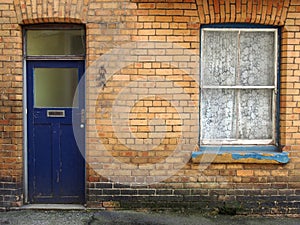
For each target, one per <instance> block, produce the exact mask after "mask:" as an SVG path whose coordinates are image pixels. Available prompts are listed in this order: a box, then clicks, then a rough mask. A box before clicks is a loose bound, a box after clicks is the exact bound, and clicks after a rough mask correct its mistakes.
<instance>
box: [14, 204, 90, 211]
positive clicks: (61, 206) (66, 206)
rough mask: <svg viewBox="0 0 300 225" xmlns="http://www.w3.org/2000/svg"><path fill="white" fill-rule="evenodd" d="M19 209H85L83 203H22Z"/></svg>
mask: <svg viewBox="0 0 300 225" xmlns="http://www.w3.org/2000/svg"><path fill="white" fill-rule="evenodd" d="M20 209H40V210H61V209H62V210H85V209H86V208H85V207H84V206H83V205H79V204H29V205H23V206H21V207H20Z"/></svg>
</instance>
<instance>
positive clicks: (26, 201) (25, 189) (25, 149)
mask: <svg viewBox="0 0 300 225" xmlns="http://www.w3.org/2000/svg"><path fill="white" fill-rule="evenodd" d="M45 28H48V29H66V28H68V29H70V28H71V29H72V28H83V29H84V32H85V33H84V40H85V41H86V39H85V37H86V31H85V27H84V25H78V24H35V25H29V26H24V27H22V40H23V44H22V45H23V46H22V47H23V68H22V70H23V86H22V90H23V91H22V95H23V98H22V100H23V113H22V119H23V157H22V158H23V195H24V198H23V203H24V204H29V192H28V191H29V177H28V169H29V166H28V145H29V143H28V122H27V121H28V113H27V111H28V110H27V108H28V101H27V97H28V96H27V91H28V85H27V79H28V77H27V60H28V59H30V60H45V61H47V60H59V59H63V60H75V61H77V60H81V61H83V63H84V68H83V71H85V70H86V60H85V55H84V56H75V57H74V56H73V57H72V56H68V57H60V58H56V57H49V58H48V59H47V58H45V57H43V56H37V57H28V56H27V54H26V52H27V51H26V43H27V40H26V30H28V29H45ZM84 73H85V72H84ZM84 73H83V75H82V77H81V79H84V80H82V81H83V82H84V85H83V88H82V89H83V94H84V97H83V98H84V103H83V105H84V109H85V110H86V77H85V75H84ZM81 79H80V80H79V82H80V83H81V82H82V81H81ZM79 82H78V83H79ZM83 157H84V159H85V157H86V126H85V127H84V155H83ZM83 169H84V196H83V199H84V204H85V203H86V190H87V179H86V163H85V165H84V168H83Z"/></svg>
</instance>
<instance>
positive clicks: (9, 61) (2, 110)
mask: <svg viewBox="0 0 300 225" xmlns="http://www.w3.org/2000/svg"><path fill="white" fill-rule="evenodd" d="M0 15H1V16H0V96H1V97H0V99H1V101H0V146H1V148H0V206H10V205H11V203H12V202H14V203H16V202H19V201H20V199H21V195H22V183H23V181H22V173H23V172H22V162H23V159H22V149H23V145H22V144H23V138H22V130H23V127H22V125H23V122H22V118H23V116H22V91H23V89H22V86H23V83H22V70H23V69H22V61H21V60H22V39H21V36H20V27H19V25H18V24H17V20H16V13H15V11H14V5H13V2H12V1H7V0H5V1H1V3H0Z"/></svg>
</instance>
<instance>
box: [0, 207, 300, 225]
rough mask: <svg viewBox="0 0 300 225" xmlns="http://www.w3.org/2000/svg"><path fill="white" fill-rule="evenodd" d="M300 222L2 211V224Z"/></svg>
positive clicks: (296, 222)
mask: <svg viewBox="0 0 300 225" xmlns="http://www.w3.org/2000/svg"><path fill="white" fill-rule="evenodd" d="M65 224H66V225H119V224H120V225H300V218H287V217H284V216H281V217H262V216H260V217H258V216H228V215H204V214H196V213H193V214H186V213H178V212H177V213H174V212H160V213H154V212H135V211H88V210H81V211H62V210H56V211H54V210H53V211H45V210H17V211H7V212H0V225H65Z"/></svg>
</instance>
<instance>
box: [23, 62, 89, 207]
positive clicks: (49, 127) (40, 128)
mask: <svg viewBox="0 0 300 225" xmlns="http://www.w3.org/2000/svg"><path fill="white" fill-rule="evenodd" d="M36 68H55V69H57V68H72V69H73V71H77V75H78V83H79V80H80V78H81V77H82V75H83V72H84V62H83V61H63V60H61V61H28V63H27V118H28V121H27V122H28V191H29V193H28V197H29V202H30V203H84V201H85V198H84V194H85V160H84V143H83V145H82V146H80V148H79V146H78V145H77V143H76V140H75V137H74V133H73V126H72V116H75V117H76V118H74V119H75V121H79V122H78V124H75V125H74V126H75V127H74V129H78V130H77V131H76V133H77V135H78V134H80V135H81V137H80V136H79V138H80V139H81V144H82V140H84V129H82V128H80V122H81V119H82V118H81V112H83V111H84V90H83V89H84V87H82V90H78V104H77V105H75V106H73V107H72V106H71V107H57V108H55V107H49V108H46V107H40V108H39V107H35V103H34V101H35V100H34V95H35V90H34V87H35V85H34V81H35V79H34V76H35V69H36ZM75 69H76V70H75ZM40 71H43V70H40ZM51 71H52V70H51ZM53 71H55V70H53ZM62 71H63V70H62ZM48 75H49V76H51V74H48ZM56 76H57V74H56ZM76 79H77V78H76ZM39 85H40V84H39ZM66 85H68V84H67V83H66ZM66 88H68V87H67V86H66ZM47 93H48V92H47ZM49 110H52V111H53V110H54V112H57V111H59V112H63V114H60V116H58V117H55V116H54V117H53V116H51V115H49ZM54 115H55V114H54ZM77 117H78V118H77ZM83 122H84V121H82V123H83Z"/></svg>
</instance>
